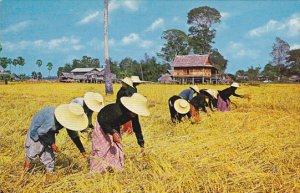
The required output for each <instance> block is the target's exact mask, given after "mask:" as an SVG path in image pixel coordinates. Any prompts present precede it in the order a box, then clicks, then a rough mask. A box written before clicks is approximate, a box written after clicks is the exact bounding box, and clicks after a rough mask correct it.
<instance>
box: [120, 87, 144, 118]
mask: <svg viewBox="0 0 300 193" xmlns="http://www.w3.org/2000/svg"><path fill="white" fill-rule="evenodd" d="M121 103H122V104H123V105H124V106H125V107H126V108H127V109H128V110H129V111H131V112H133V113H135V114H138V115H141V116H149V115H150V112H149V110H148V107H147V98H146V97H144V96H143V95H141V94H139V93H134V94H133V95H132V96H131V97H121Z"/></svg>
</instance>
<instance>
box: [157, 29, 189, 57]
mask: <svg viewBox="0 0 300 193" xmlns="http://www.w3.org/2000/svg"><path fill="white" fill-rule="evenodd" d="M162 38H163V39H165V40H166V43H165V44H164V46H163V47H162V48H161V53H158V54H157V56H159V57H161V58H162V59H164V60H165V61H166V62H168V63H170V62H173V60H174V58H175V56H176V55H187V54H188V53H189V51H190V49H189V44H188V43H189V42H188V36H187V35H186V34H185V33H184V32H183V31H181V30H177V29H170V30H167V31H164V32H163V36H162Z"/></svg>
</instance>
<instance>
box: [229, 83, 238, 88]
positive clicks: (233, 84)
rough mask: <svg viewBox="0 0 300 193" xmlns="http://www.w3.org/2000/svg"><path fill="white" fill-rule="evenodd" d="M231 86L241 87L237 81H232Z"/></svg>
mask: <svg viewBox="0 0 300 193" xmlns="http://www.w3.org/2000/svg"><path fill="white" fill-rule="evenodd" d="M230 86H232V87H236V88H239V87H240V85H239V83H236V82H234V83H232V84H231V85H230Z"/></svg>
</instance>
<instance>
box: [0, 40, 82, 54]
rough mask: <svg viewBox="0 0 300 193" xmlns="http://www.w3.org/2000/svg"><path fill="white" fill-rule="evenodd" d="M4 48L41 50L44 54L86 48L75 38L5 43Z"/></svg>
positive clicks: (10, 49) (11, 49)
mask: <svg viewBox="0 0 300 193" xmlns="http://www.w3.org/2000/svg"><path fill="white" fill-rule="evenodd" d="M3 47H5V49H6V50H8V51H19V50H39V51H42V52H68V51H78V50H82V49H83V48H84V46H83V45H81V44H80V40H79V39H77V38H74V37H65V36H63V37H61V38H57V39H52V40H48V41H47V40H34V41H28V40H23V41H20V42H3Z"/></svg>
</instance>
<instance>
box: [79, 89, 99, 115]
mask: <svg viewBox="0 0 300 193" xmlns="http://www.w3.org/2000/svg"><path fill="white" fill-rule="evenodd" d="M83 99H84V103H85V104H86V106H87V107H88V108H89V109H91V110H92V111H94V112H99V111H100V110H101V109H102V108H103V107H104V100H103V96H102V95H101V94H99V93H96V92H87V93H85V94H84V97H83Z"/></svg>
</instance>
